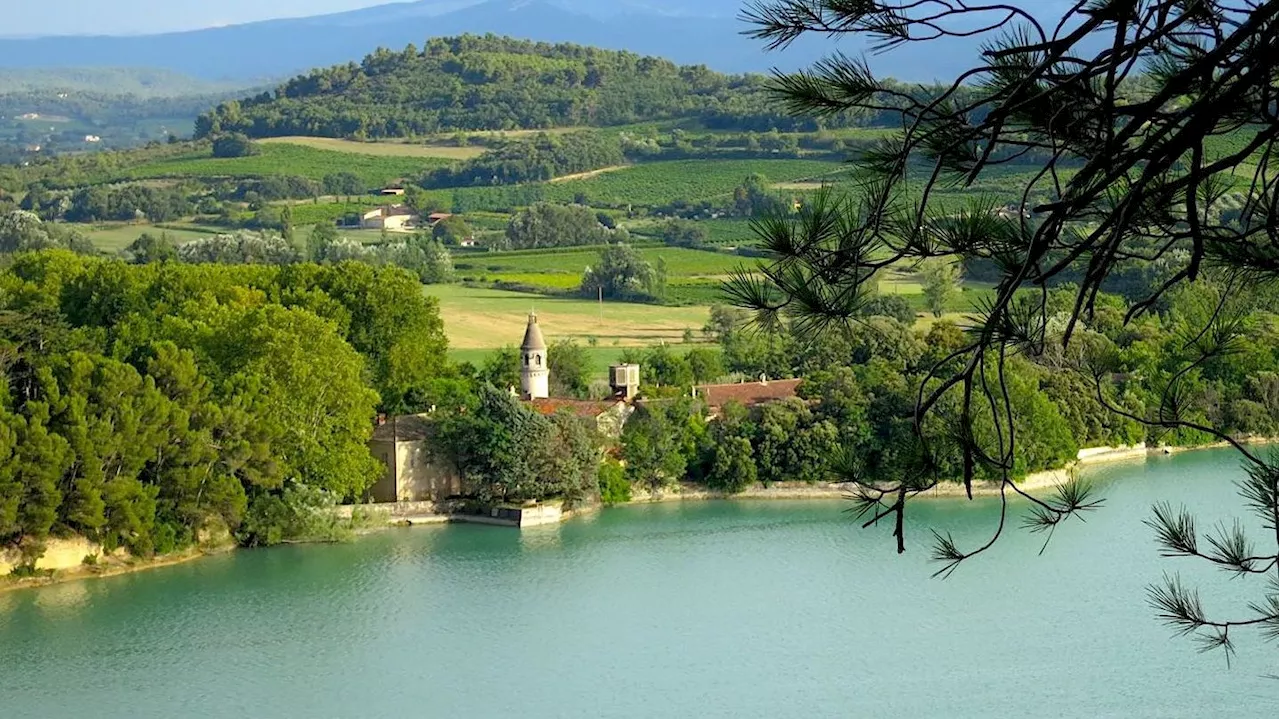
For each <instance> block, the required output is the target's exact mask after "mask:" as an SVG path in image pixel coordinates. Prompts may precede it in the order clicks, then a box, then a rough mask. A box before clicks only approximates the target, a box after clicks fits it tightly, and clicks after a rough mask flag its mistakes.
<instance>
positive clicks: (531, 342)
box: [520, 312, 551, 399]
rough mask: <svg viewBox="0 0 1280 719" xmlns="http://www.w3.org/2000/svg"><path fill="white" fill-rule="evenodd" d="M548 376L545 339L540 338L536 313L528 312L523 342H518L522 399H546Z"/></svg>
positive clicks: (548, 391)
mask: <svg viewBox="0 0 1280 719" xmlns="http://www.w3.org/2000/svg"><path fill="white" fill-rule="evenodd" d="M550 378H551V370H550V369H549V368H548V367H547V341H546V340H544V339H542V330H541V329H539V328H538V315H537V314H535V313H533V312H530V313H529V326H528V327H526V328H525V330H524V342H521V343H520V396H521V397H522V398H524V399H546V398H547V397H549V396H550V390H549V388H548V381H549V380H550Z"/></svg>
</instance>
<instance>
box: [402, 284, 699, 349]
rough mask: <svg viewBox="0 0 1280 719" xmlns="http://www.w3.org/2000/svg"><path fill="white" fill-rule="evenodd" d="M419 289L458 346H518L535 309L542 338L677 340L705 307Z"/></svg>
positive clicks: (615, 343)
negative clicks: (429, 298)
mask: <svg viewBox="0 0 1280 719" xmlns="http://www.w3.org/2000/svg"><path fill="white" fill-rule="evenodd" d="M425 291H426V293H427V294H428V295H431V296H433V297H436V298H438V299H439V301H440V315H441V317H442V318H443V319H444V327H445V332H446V333H447V334H448V335H449V346H450V347H452V348H455V349H460V350H461V349H473V350H474V349H493V348H497V347H502V346H504V345H514V346H519V344H520V340H521V339H522V338H523V337H524V329H525V324H526V322H527V321H528V317H529V311H530V310H536V311H537V313H538V324H539V325H541V326H542V332H543V335H545V336H546V338H547V341H548V342H553V341H555V340H558V339H573V340H577V341H578V342H581V343H583V344H587V343H588V342H589V340H590V338H593V337H594V338H595V340H596V342H597V344H598V346H599V347H600V348H610V347H612V348H615V349H616V348H619V347H641V346H648V345H653V344H657V343H659V342H667V343H668V344H677V343H679V342H681V340H682V339H683V336H684V331H685V329H691V330H693V331H694V332H695V333H696V332H698V331H699V330H701V329H702V326H703V325H704V324H706V322H707V317H708V311H707V308H706V307H663V306H659V305H641V304H632V303H626V302H605V303H598V302H593V301H590V300H582V299H566V298H558V297H545V296H540V295H532V294H525V293H522V292H505V291H502V290H491V289H477V288H473V287H463V286H460V285H431V286H429V287H427V288H426V289H425Z"/></svg>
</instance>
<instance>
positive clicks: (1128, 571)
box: [0, 451, 1277, 719]
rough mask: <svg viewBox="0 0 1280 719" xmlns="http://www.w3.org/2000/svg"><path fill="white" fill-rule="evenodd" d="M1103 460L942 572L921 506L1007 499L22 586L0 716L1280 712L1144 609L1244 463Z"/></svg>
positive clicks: (944, 515) (967, 527)
mask: <svg viewBox="0 0 1280 719" xmlns="http://www.w3.org/2000/svg"><path fill="white" fill-rule="evenodd" d="M1093 476H1094V477H1095V478H1096V479H1097V480H1098V481H1099V482H1101V483H1103V485H1104V487H1105V496H1106V497H1107V507H1106V508H1105V509H1104V510H1102V511H1101V512H1098V513H1096V514H1094V515H1092V516H1091V517H1090V518H1089V520H1088V522H1087V523H1080V522H1072V524H1071V525H1070V526H1065V527H1063V528H1061V529H1060V530H1059V532H1058V534H1057V536H1055V537H1054V539H1053V542H1052V543H1051V544H1050V545H1049V547H1048V549H1047V550H1046V551H1045V552H1044V554H1043V556H1038V554H1037V553H1038V551H1039V549H1040V545H1041V541H1042V540H1041V538H1040V537H1039V536H1035V535H1027V534H1025V533H1024V532H1021V531H1018V532H1015V533H1013V534H1010V535H1009V536H1007V538H1006V539H1004V540H1002V543H1001V544H1000V545H997V549H996V550H995V551H993V552H992V553H991V554H989V555H988V556H986V557H984V558H981V559H976V560H974V562H973V563H971V564H968V565H967V566H965V567H963V568H962V569H961V570H960V571H959V572H957V573H956V574H955V575H954V576H953V577H952V578H951V579H949V580H946V581H942V580H937V579H931V578H930V576H929V575H930V573H931V571H932V569H933V567H932V565H930V564H929V563H928V562H927V561H926V555H927V532H926V531H925V530H924V529H923V526H922V525H923V523H925V522H930V523H933V524H934V525H936V526H942V527H944V528H948V529H950V530H952V531H953V532H955V533H956V535H957V537H960V538H964V539H968V540H978V539H979V538H980V537H981V536H982V533H983V532H985V531H987V530H988V529H989V528H990V527H991V526H992V525H991V522H992V520H993V518H994V516H995V515H994V509H995V505H994V504H993V503H992V502H991V501H989V500H987V501H980V502H974V503H967V502H962V501H956V500H935V501H930V502H927V503H926V502H921V503H919V504H918V505H917V510H916V513H915V518H914V521H913V522H912V524H913V526H909V527H908V534H909V538H910V539H911V540H913V541H912V542H911V544H910V546H909V548H908V552H907V554H906V555H903V556H897V555H895V554H894V553H893V549H892V544H891V540H890V538H889V537H888V534H887V529H886V530H885V531H864V530H860V529H858V528H857V527H856V526H855V525H854V524H853V523H852V522H850V520H849V518H848V517H847V516H846V515H844V514H842V511H841V510H842V509H844V507H845V505H844V504H843V503H841V502H799V501H797V502H750V501H742V502H699V503H687V504H683V505H676V504H672V505H659V506H646V507H628V508H622V509H614V510H609V511H606V512H603V513H601V514H599V515H596V516H593V517H588V518H581V519H575V520H573V521H571V522H569V523H567V524H564V525H563V526H559V527H550V528H543V529H540V530H533V531H528V530H526V531H525V532H522V533H520V532H516V531H513V530H504V529H498V528H488V527H475V526H465V525H455V526H448V527H423V528H414V529H404V530H396V531H390V532H386V533H381V534H378V535H374V536H370V537H367V538H364V539H362V540H360V541H358V542H355V543H353V544H349V545H340V546H332V547H329V546H309V547H288V548H280V549H271V550H261V551H246V552H240V553H237V554H234V555H230V556H223V557H217V558H211V559H207V560H204V561H200V562H196V563H193V564H187V565H182V566H178V567H173V568H167V569H160V570H156V571H152V572H146V573H141V574H136V575H131V576H124V577H116V578H109V579H102V580H96V581H88V582H77V583H70V584H64V585H60V586H54V587H49V588H44V589H39V590H30V591H22V592H15V593H9V594H6V595H0V717H4V718H5V719H19V718H24V719H25V718H27V717H31V718H34V719H50V718H54V717H139V718H141V717H166V718H167V717H344V718H345V717H451V716H478V717H490V716H494V717H497V716H526V717H792V716H798V717H1275V716H1276V714H1277V681H1276V679H1275V674H1276V672H1277V668H1276V645H1275V643H1274V642H1270V641H1268V640H1265V639H1262V638H1261V637H1260V636H1259V635H1257V634H1242V635H1241V636H1240V641H1239V654H1238V656H1237V657H1236V660H1235V661H1234V662H1233V663H1232V665H1231V667H1230V668H1229V669H1228V667H1227V666H1226V664H1225V663H1224V661H1223V659H1222V657H1221V656H1220V655H1218V654H1209V655H1206V654H1197V653H1196V652H1195V651H1194V646H1193V645H1192V644H1191V643H1190V642H1188V641H1186V640H1175V639H1171V638H1170V636H1169V632H1168V630H1167V629H1165V628H1164V627H1163V626H1161V625H1160V624H1158V623H1157V622H1156V621H1155V620H1154V619H1153V617H1152V614H1151V612H1150V610H1149V609H1148V608H1147V607H1146V606H1145V605H1144V603H1143V588H1144V586H1145V585H1146V584H1147V583H1148V582H1151V581H1155V580H1158V579H1159V578H1160V575H1161V573H1162V572H1163V571H1166V570H1169V571H1172V570H1175V569H1176V570H1182V571H1183V572H1184V576H1187V577H1192V578H1194V577H1203V576H1205V575H1204V573H1203V572H1197V571H1195V570H1196V566H1195V565H1194V564H1187V563H1181V564H1179V563H1176V562H1171V561H1169V560H1159V559H1157V558H1156V549H1155V545H1154V543H1153V541H1152V539H1151V534H1150V531H1149V530H1147V529H1146V528H1145V527H1143V526H1142V523H1141V519H1142V517H1143V516H1145V515H1146V514H1147V511H1148V509H1147V508H1148V507H1149V505H1150V504H1151V503H1152V502H1153V501H1156V500H1157V499H1161V498H1171V499H1174V500H1175V501H1182V502H1186V503H1187V504H1189V505H1191V506H1193V507H1194V508H1195V509H1196V510H1197V511H1198V512H1199V513H1200V515H1201V516H1202V519H1203V520H1204V521H1205V522H1206V527H1207V526H1211V524H1210V523H1209V521H1210V520H1217V519H1221V518H1226V517H1230V516H1233V512H1234V510H1235V507H1236V506H1237V505H1236V503H1235V496H1234V494H1233V493H1232V491H1231V489H1230V483H1231V481H1232V480H1233V479H1235V478H1236V477H1238V476H1239V470H1238V468H1237V462H1236V457H1235V456H1234V455H1233V454H1232V453H1231V452H1228V451H1222V452H1218V451H1215V452H1200V453H1192V454H1187V455H1181V456H1178V457H1173V458H1157V459H1152V460H1150V461H1148V462H1147V463H1146V464H1142V463H1136V464H1133V463H1130V464H1125V465H1116V466H1112V467H1109V468H1106V469H1102V470H1096V471H1094V472H1093ZM1208 576H1209V577H1211V578H1212V576H1213V575H1208ZM1242 586H1243V585H1241V584H1240V583H1239V582H1236V583H1223V582H1221V581H1219V582H1213V583H1210V584H1208V585H1207V587H1206V592H1205V597H1204V598H1205V603H1206V606H1207V608H1208V609H1209V610H1210V611H1213V610H1214V609H1215V608H1223V609H1233V608H1237V607H1238V606H1239V605H1238V604H1235V603H1229V602H1227V601H1226V600H1227V599H1229V598H1230V595H1231V594H1232V593H1234V592H1238V591H1239V588H1240V587H1242Z"/></svg>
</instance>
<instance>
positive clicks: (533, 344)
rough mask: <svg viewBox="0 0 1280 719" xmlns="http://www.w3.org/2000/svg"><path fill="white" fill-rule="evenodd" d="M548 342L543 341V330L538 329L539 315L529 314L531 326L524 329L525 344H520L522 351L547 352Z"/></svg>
mask: <svg viewBox="0 0 1280 719" xmlns="http://www.w3.org/2000/svg"><path fill="white" fill-rule="evenodd" d="M546 348H547V341H546V340H544V339H542V330H541V329H539V328H538V315H537V314H535V313H533V312H530V313H529V326H528V327H526V328H525V329H524V342H521V343H520V349H522V350H545V349H546Z"/></svg>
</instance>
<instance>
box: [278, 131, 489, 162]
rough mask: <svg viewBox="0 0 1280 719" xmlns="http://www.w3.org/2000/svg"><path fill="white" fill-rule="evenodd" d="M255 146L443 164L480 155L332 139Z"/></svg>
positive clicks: (476, 150) (297, 138) (452, 148)
mask: <svg viewBox="0 0 1280 719" xmlns="http://www.w3.org/2000/svg"><path fill="white" fill-rule="evenodd" d="M258 142H260V143H262V144H264V145H273V144H274V145H301V146H302V147H310V148H312V149H315V150H329V151H332V152H346V153H351V154H354V155H373V156H375V157H433V158H438V159H444V160H469V159H471V158H473V157H477V156H479V155H482V154H484V152H485V148H483V147H457V146H456V145H443V144H434V143H433V144H422V145H420V144H413V143H410V142H358V141H356V140H341V139H338V138H335V137H306V136H302V135H290V136H287V137H268V138H264V139H262V140H258Z"/></svg>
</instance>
